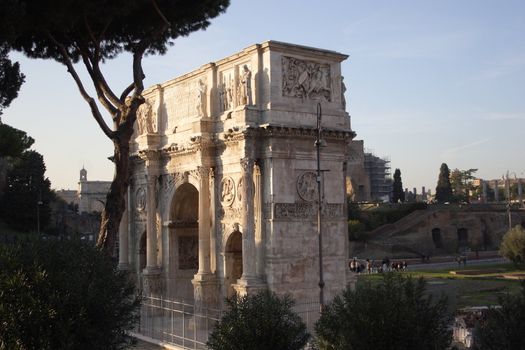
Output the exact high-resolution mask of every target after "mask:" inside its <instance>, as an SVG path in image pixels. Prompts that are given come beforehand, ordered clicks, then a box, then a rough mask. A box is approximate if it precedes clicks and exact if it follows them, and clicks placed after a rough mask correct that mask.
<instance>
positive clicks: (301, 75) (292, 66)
mask: <svg viewBox="0 0 525 350" xmlns="http://www.w3.org/2000/svg"><path fill="white" fill-rule="evenodd" d="M282 78H283V86H282V94H283V96H285V97H299V98H302V99H310V100H318V101H328V102H330V101H332V88H331V74H330V65H329V64H326V63H318V62H313V61H306V60H301V59H298V58H294V57H287V56H283V57H282Z"/></svg>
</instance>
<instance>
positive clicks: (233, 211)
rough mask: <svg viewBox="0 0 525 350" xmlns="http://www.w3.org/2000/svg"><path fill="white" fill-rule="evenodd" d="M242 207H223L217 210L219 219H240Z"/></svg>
mask: <svg viewBox="0 0 525 350" xmlns="http://www.w3.org/2000/svg"><path fill="white" fill-rule="evenodd" d="M243 212H244V208H241V207H223V208H220V209H219V210H218V211H217V214H218V216H219V219H220V220H225V221H233V220H237V221H240V219H241V217H242V213H243Z"/></svg>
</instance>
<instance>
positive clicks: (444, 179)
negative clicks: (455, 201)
mask: <svg viewBox="0 0 525 350" xmlns="http://www.w3.org/2000/svg"><path fill="white" fill-rule="evenodd" d="M451 200H452V186H451V185H450V170H449V168H448V165H447V164H446V163H443V164H441V168H440V169H439V178H438V183H437V186H436V201H437V202H438V203H445V202H450V201H451Z"/></svg>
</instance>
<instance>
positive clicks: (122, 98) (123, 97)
mask: <svg viewBox="0 0 525 350" xmlns="http://www.w3.org/2000/svg"><path fill="white" fill-rule="evenodd" d="M134 88H135V82H133V83H131V84H129V85H128V86H127V87H126V88H125V89H124V91H122V94H121V95H120V102H122V103H124V102H125V101H126V97H128V95H129V94H130V92H131V91H133V89H134Z"/></svg>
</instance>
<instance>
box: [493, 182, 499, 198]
mask: <svg viewBox="0 0 525 350" xmlns="http://www.w3.org/2000/svg"><path fill="white" fill-rule="evenodd" d="M494 201H495V202H496V203H497V202H499V188H498V180H494Z"/></svg>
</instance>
